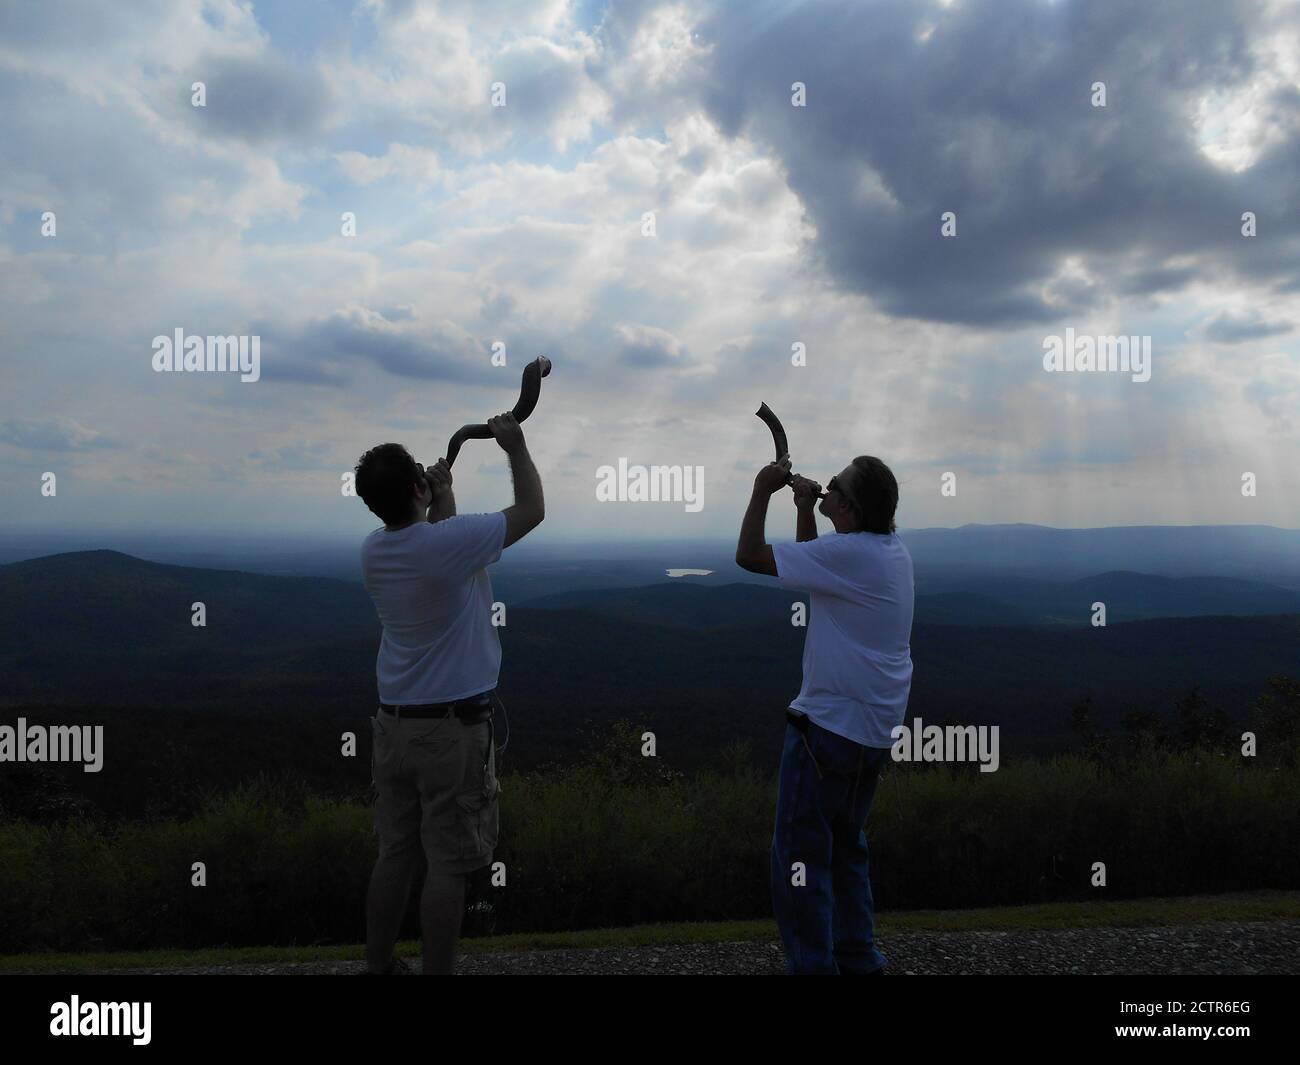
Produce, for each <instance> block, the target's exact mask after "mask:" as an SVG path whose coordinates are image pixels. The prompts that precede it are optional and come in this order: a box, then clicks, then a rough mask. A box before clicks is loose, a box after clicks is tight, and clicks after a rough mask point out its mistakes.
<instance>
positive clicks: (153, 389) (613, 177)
mask: <svg viewBox="0 0 1300 1065" xmlns="http://www.w3.org/2000/svg"><path fill="white" fill-rule="evenodd" d="M196 82H202V83H203V85H204V87H205V91H206V106H204V107H196V106H193V103H192V98H193V96H192V86H193V85H194V83H196ZM796 82H798V83H802V84H803V85H804V86H805V87H806V95H805V98H804V104H805V106H794V103H793V101H792V86H793V85H794V83H796ZM1097 82H1101V83H1104V86H1105V94H1106V99H1105V104H1106V105H1105V106H1104V107H1097V106H1094V102H1095V99H1096V96H1095V92H1094V88H1093V86H1094V84H1095V83H1097ZM494 84H496V85H500V86H503V87H504V93H505V106H493V86H494ZM46 212H53V214H54V217H55V223H56V232H55V235H53V236H46V235H43V234H42V217H43V215H45V213H46ZM345 212H351V213H352V214H353V215H354V216H355V218H356V233H355V235H354V236H347V235H344V233H343V232H342V228H343V227H342V221H341V219H342V216H343V215H344V213H345ZM945 212H953V213H954V215H955V217H956V235H955V236H947V237H945V236H944V235H943V233H942V232H941V220H942V217H943V215H944V213H945ZM1245 212H1253V214H1254V216H1255V217H1256V219H1257V222H1256V225H1257V235H1256V236H1254V237H1246V236H1243V235H1242V224H1243V223H1242V216H1243V213H1245ZM648 213H652V214H653V222H654V230H653V233H647V232H646V223H645V219H646V216H647V214H648ZM0 318H2V320H3V322H4V327H3V330H2V331H0V366H2V367H3V371H2V372H3V377H2V378H0V380H2V381H3V388H0V460H2V462H0V500H2V501H3V519H2V520H3V523H4V526H5V527H6V528H9V529H28V530H33V529H46V528H54V527H59V526H62V527H67V526H68V525H79V526H85V527H91V528H94V527H103V528H106V529H107V528H113V529H131V530H136V529H148V530H155V531H156V530H176V531H177V532H184V531H187V530H198V529H203V530H207V531H234V530H238V529H247V530H256V531H259V532H264V531H285V532H292V531H295V530H303V529H310V530H311V531H313V532H328V533H338V534H345V535H346V534H352V533H357V534H359V533H362V532H364V531H365V530H366V529H368V528H371V527H373V525H374V524H375V522H374V519H373V518H372V517H371V516H370V515H369V514H368V512H366V510H365V508H364V506H363V505H362V504H361V502H360V501H359V500H357V499H349V498H345V497H343V496H342V494H341V492H340V483H341V481H340V478H341V476H342V474H343V473H344V471H347V470H349V469H350V468H351V466H352V465H353V463H354V462H355V461H356V459H357V457H358V455H359V454H360V453H361V452H362V451H363V450H365V449H366V448H367V447H369V446H371V445H372V444H375V443H378V442H380V441H383V440H390V439H392V440H398V441H401V442H403V443H405V444H406V445H407V446H408V447H410V448H411V450H412V451H413V452H414V453H415V455H416V457H417V458H419V459H421V460H422V461H426V462H428V461H432V460H433V459H436V458H437V457H438V456H439V455H440V454H442V452H443V450H444V449H445V444H446V440H447V438H448V436H449V435H450V433H451V432H452V431H453V430H454V429H455V428H456V427H458V426H459V425H461V424H462V423H464V422H467V421H480V420H483V419H485V418H486V417H487V416H488V415H490V414H493V413H496V412H498V411H500V410H504V409H506V408H508V407H510V406H512V405H513V403H514V401H515V398H516V396H517V393H518V384H519V374H520V371H521V369H522V367H523V365H524V364H525V363H526V362H528V361H529V360H530V359H532V358H534V357H535V356H537V355H539V354H545V355H547V356H549V357H550V358H551V359H552V361H553V363H554V367H555V369H554V372H553V374H552V376H551V377H550V378H549V379H548V380H547V382H546V385H545V388H544V389H543V395H542V400H541V404H540V405H539V407H538V410H537V413H536V414H535V415H534V417H533V419H532V420H530V421H529V422H528V423H526V426H525V428H526V431H527V435H528V438H529V441H530V444H531V446H532V451H533V454H534V456H535V458H536V459H537V463H538V466H539V468H540V470H541V472H542V477H543V481H544V483H545V486H546V491H547V503H548V508H547V514H548V516H547V526H546V529H547V533H548V535H549V536H551V537H554V538H561V537H564V536H568V535H590V534H594V533H597V532H603V531H606V530H607V531H608V533H609V535H611V536H633V535H635V536H645V535H647V534H651V535H664V536H682V537H696V536H712V535H719V536H723V535H725V536H730V535H732V534H733V533H734V530H735V528H736V527H737V525H738V522H739V517H740V513H741V511H742V510H743V506H744V501H745V499H746V498H747V494H748V490H749V486H750V484H751V483H752V478H753V473H754V471H755V469H756V468H757V467H758V466H759V465H760V464H761V463H763V462H765V461H768V460H770V458H771V454H770V450H771V442H770V437H769V435H768V433H767V431H766V429H765V428H764V427H763V425H762V423H760V422H759V421H758V420H757V419H756V418H755V417H754V416H753V412H754V410H755V409H756V408H757V407H758V404H759V403H760V402H761V401H766V402H768V403H769V404H770V405H771V406H772V407H773V408H774V409H775V410H776V411H777V412H778V414H780V416H781V417H782V419H783V421H784V422H785V424H786V427H787V429H788V431H789V435H790V442H791V448H792V452H793V458H794V462H795V466H796V468H797V469H799V470H801V471H802V472H804V473H807V474H808V475H810V476H813V477H816V478H818V479H821V480H823V481H824V480H825V479H826V478H827V477H828V476H829V475H830V474H831V473H833V472H835V470H837V469H839V468H840V467H841V466H842V465H843V464H844V463H845V462H846V461H847V460H848V459H849V458H851V457H852V456H853V455H855V454H863V453H869V454H876V455H879V456H881V457H882V458H884V459H885V460H886V461H887V462H888V463H889V464H890V465H891V466H892V467H893V468H894V470H895V472H896V473H897V474H898V477H899V480H900V482H901V484H902V496H903V498H902V505H901V508H900V513H899V523H900V525H903V526H908V527H918V526H927V525H943V526H956V525H961V524H965V523H967V522H1020V521H1023V522H1038V523H1043V524H1050V525H1060V526H1096V525H1118V524H1188V523H1237V522H1249V523H1256V522H1258V523H1267V524H1275V525H1282V526H1287V527H1292V528H1294V527H1297V526H1300V327H1298V324H1297V323H1298V322H1300V5H1297V4H1295V3H1288V2H1269V0H1213V2H1211V0H1168V2H1166V0H1128V2H1108V0H1087V2H1071V0H1057V2H1051V0H949V2H942V0H900V2H884V3H862V2H848V0H845V2H842V3H778V2H765V0H733V2H723V3H708V2H702V0H701V2H692V3H673V2H662V3H659V2H653V0H644V2H642V0H632V2H621V0H610V2H608V3H598V2H581V3H565V2H563V0H538V2H525V0H518V2H515V0H505V2H500V3H493V2H480V0H447V2H441V3H434V2H423V0H331V2H329V3H311V4H307V3H291V2H288V0H276V2H261V0H255V2H251V3H250V2H238V0H151V2H138V3H136V2H133V3H131V4H105V3H95V2H90V0H86V2H81V3H73V2H65V0H44V2H41V3H39V4H38V3H22V2H3V3H0ZM178 328H179V329H183V330H184V331H185V332H186V333H187V334H222V335H230V334H235V335H238V334H245V335H257V336H259V337H260V338H261V379H260V380H259V381H257V382H256V383H245V382H241V381H239V379H238V377H237V376H235V375H230V374H225V375H222V374H193V373H191V374H176V373H171V374H167V373H156V372H154V370H153V368H152V365H151V363H152V358H153V347H152V341H153V338H154V337H155V336H157V335H160V334H165V335H171V334H173V333H174V331H175V330H176V329H178ZM1066 329H1073V330H1074V331H1075V333H1076V334H1086V335H1126V336H1127V335H1141V336H1149V337H1150V338H1151V345H1152V365H1151V379H1150V381H1147V382H1145V383H1139V382H1134V381H1133V380H1132V379H1131V376H1130V375H1126V374H1107V373H1094V374H1079V373H1048V372H1046V371H1045V370H1044V368H1043V342H1044V338H1045V337H1047V336H1050V335H1064V332H1065V330H1066ZM494 342H500V343H503V344H505V346H506V353H507V365H506V366H505V367H497V366H493V365H492V364H491V361H490V360H491V350H492V345H493V343H494ZM795 345H802V349H801V350H803V351H805V352H806V365H792V357H791V353H792V350H794V346H795ZM620 458H624V459H626V460H627V461H628V462H629V463H633V464H636V463H642V464H647V465H648V464H660V465H682V466H687V465H689V466H699V467H703V470H704V507H703V509H701V510H699V511H698V512H688V511H687V510H686V508H685V507H684V506H683V505H682V504H681V503H608V502H606V503H601V502H597V500H596V492H595V486H596V482H597V469H598V468H599V467H600V466H602V465H606V464H611V465H613V464H616V463H617V462H618V460H619V459H620ZM1248 471H1249V472H1251V473H1254V474H1255V475H1256V477H1257V482H1258V494H1257V496H1255V497H1254V498H1245V497H1243V495H1242V492H1241V481H1242V475H1243V473H1245V472H1248ZM45 472H53V473H55V474H56V475H57V478H58V480H57V496H56V497H55V498H53V499H51V498H45V497H42V495H41V477H42V474H43V473H45ZM949 472H950V473H953V474H955V476H956V486H957V493H956V495H955V496H944V495H942V494H941V492H940V485H941V478H942V476H943V474H945V473H949ZM456 475H457V495H458V499H459V501H460V507H461V509H462V510H474V509H489V508H491V509H496V508H499V507H501V506H503V505H505V504H506V503H507V502H508V501H509V478H508V474H507V472H506V465H505V461H504V456H503V455H501V453H500V452H499V451H498V450H497V449H496V447H495V445H493V444H491V443H490V442H487V443H483V442H471V443H470V444H467V445H466V448H465V451H464V452H462V455H461V458H460V460H459V461H458V462H457V464H456ZM787 510H789V511H791V512H792V508H789V507H788V504H786V503H784V501H781V502H780V503H779V504H778V506H777V507H776V508H775V510H774V513H775V514H776V515H777V517H778V520H779V522H781V524H775V523H774V524H773V525H772V526H770V529H771V531H772V532H773V534H774V535H776V534H786V533H788V532H789V530H788V529H786V528H785V525H786V524H791V522H790V521H789V519H791V517H792V513H787Z"/></svg>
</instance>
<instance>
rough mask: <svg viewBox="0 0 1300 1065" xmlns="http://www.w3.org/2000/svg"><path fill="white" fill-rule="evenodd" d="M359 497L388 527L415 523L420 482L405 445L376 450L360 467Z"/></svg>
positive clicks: (367, 456) (386, 445)
mask: <svg viewBox="0 0 1300 1065" xmlns="http://www.w3.org/2000/svg"><path fill="white" fill-rule="evenodd" d="M356 475H357V495H359V496H360V497H361V498H362V499H363V500H365V503H366V506H368V507H369V508H370V509H371V510H372V511H374V512H375V515H376V516H377V517H380V518H382V519H383V521H384V524H385V525H401V524H403V523H404V522H408V521H410V520H411V498H412V495H413V493H414V489H415V486H416V485H417V484H419V481H420V471H419V469H417V468H416V465H415V459H413V458H411V453H410V452H409V451H407V450H406V448H404V447H402V445H401V444H380V445H379V446H378V447H372V448H371V449H370V450H369V451H367V452H366V453H365V454H364V455H362V456H361V459H360V461H359V462H358V463H357V467H356Z"/></svg>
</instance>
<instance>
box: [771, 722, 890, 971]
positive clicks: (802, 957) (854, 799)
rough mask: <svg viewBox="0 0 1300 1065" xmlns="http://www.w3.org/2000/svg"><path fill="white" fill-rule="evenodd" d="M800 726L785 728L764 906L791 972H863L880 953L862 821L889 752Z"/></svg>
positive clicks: (878, 965)
mask: <svg viewBox="0 0 1300 1065" xmlns="http://www.w3.org/2000/svg"><path fill="white" fill-rule="evenodd" d="M806 728H807V732H806V734H805V733H804V732H801V731H800V730H799V729H798V728H796V727H795V726H794V725H793V724H787V725H786V729H785V750H784V751H783V752H782V754H781V774H780V781H779V785H778V791H777V799H776V829H775V831H774V832H773V834H772V903H773V907H774V909H775V910H776V923H777V926H778V927H779V928H780V930H781V941H782V942H783V943H784V944H785V956H786V963H787V964H788V966H789V968H790V972H792V973H811V974H828V975H829V974H835V973H842V974H844V975H859V976H866V975H870V974H872V973H874V972H876V971H877V970H880V969H883V968H884V966H885V964H886V960H885V956H884V955H883V954H882V953H880V951H879V950H877V949H876V944H875V931H874V926H875V912H874V905H873V903H872V898H871V880H870V878H869V876H868V869H867V835H866V833H865V832H864V831H863V825H864V824H865V823H866V820H867V814H868V813H869V812H870V810H871V800H872V799H873V798H874V797H875V794H876V781H877V780H878V779H879V776H880V770H881V767H882V766H883V765H884V764H885V761H886V760H887V759H888V758H889V750H890V749H889V748H888V747H863V746H861V745H859V744H856V743H854V742H852V741H851V740H846V739H845V738H844V737H843V736H838V735H836V734H835V733H833V732H828V731H826V729H823V728H820V727H819V726H817V725H814V724H813V723H812V722H811V721H808V722H806ZM805 736H806V742H805ZM796 862H801V863H802V864H803V871H802V880H800V878H799V873H800V871H799V870H798V869H796V868H794V865H795V863H796Z"/></svg>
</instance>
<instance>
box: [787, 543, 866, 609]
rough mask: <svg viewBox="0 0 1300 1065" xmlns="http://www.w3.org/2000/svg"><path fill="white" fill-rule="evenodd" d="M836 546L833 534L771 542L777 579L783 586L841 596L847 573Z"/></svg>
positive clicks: (845, 586)
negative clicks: (788, 541)
mask: <svg viewBox="0 0 1300 1065" xmlns="http://www.w3.org/2000/svg"><path fill="white" fill-rule="evenodd" d="M838 548H839V545H838V544H837V543H836V542H835V537H834V536H819V537H818V538H817V539H816V540H805V541H804V542H803V543H780V544H773V545H772V557H773V558H774V559H775V560H776V577H777V580H778V581H779V582H780V584H781V586H782V587H783V588H793V589H795V590H797V591H801V592H820V593H821V594H822V595H834V596H839V597H844V596H845V594H846V593H847V591H848V583H849V575H848V574H847V573H845V572H844V570H843V562H842V560H843V559H844V555H843V553H842V552H841V551H839V550H838Z"/></svg>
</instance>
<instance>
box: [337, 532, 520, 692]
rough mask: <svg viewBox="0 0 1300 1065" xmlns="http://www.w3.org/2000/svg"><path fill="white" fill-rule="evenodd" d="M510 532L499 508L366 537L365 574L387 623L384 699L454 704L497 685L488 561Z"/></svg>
mask: <svg viewBox="0 0 1300 1065" xmlns="http://www.w3.org/2000/svg"><path fill="white" fill-rule="evenodd" d="M505 538H506V516H505V515H504V514H502V513H501V512H500V511H498V512H496V513H494V514H460V515H457V516H455V517H452V518H444V519H443V520H442V521H436V522H427V521H418V522H416V523H415V524H414V525H408V526H406V528H404V529H397V530H396V531H394V532H389V531H388V530H387V529H376V530H375V531H374V532H372V533H371V534H370V535H369V536H367V537H366V539H365V541H364V542H363V543H362V545H361V572H362V578H363V580H364V582H365V586H366V591H367V592H369V593H370V598H371V599H373V600H374V603H375V610H376V611H378V613H379V620H380V622H382V623H383V626H384V635H383V638H382V639H381V640H380V641H379V658H378V659H377V660H376V663H375V673H376V675H377V677H378V680H379V701H380V702H384V703H449V702H452V701H454V700H456V699H465V698H468V697H469V696H471V695H477V694H479V693H480V692H485V691H488V690H489V689H491V688H494V687H496V683H497V671H498V670H499V669H500V668H501V641H500V640H499V639H497V630H496V628H495V627H494V626H493V624H492V582H491V581H490V580H489V579H488V575H487V570H486V569H484V568H483V567H484V566H488V565H491V564H492V563H493V562H495V561H496V560H497V559H499V558H500V557H501V548H502V545H503V544H504V543H505Z"/></svg>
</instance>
